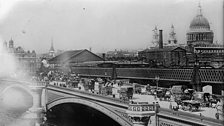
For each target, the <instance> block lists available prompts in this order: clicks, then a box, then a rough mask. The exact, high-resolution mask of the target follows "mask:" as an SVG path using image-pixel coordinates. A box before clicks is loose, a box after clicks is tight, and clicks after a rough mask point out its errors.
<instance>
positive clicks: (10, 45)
mask: <svg viewBox="0 0 224 126" xmlns="http://www.w3.org/2000/svg"><path fill="white" fill-rule="evenodd" d="M9 48H14V42H13V40H12V38H11V39H10V40H9Z"/></svg>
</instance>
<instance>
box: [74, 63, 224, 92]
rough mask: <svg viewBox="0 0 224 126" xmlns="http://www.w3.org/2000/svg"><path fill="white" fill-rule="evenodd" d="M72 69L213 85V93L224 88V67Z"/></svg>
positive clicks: (88, 73)
mask: <svg viewBox="0 0 224 126" xmlns="http://www.w3.org/2000/svg"><path fill="white" fill-rule="evenodd" d="M72 71H73V72H74V73H76V74H78V75H80V76H83V77H107V78H114V79H131V80H144V81H153V80H155V79H156V77H159V81H160V82H159V84H161V85H160V86H169V85H173V84H175V83H185V84H189V85H191V86H192V87H197V86H200V87H199V88H201V87H202V86H205V85H211V86H212V90H213V93H215V94H221V90H224V78H223V76H224V69H199V68H196V69H166V68H99V67H73V68H72Z"/></svg>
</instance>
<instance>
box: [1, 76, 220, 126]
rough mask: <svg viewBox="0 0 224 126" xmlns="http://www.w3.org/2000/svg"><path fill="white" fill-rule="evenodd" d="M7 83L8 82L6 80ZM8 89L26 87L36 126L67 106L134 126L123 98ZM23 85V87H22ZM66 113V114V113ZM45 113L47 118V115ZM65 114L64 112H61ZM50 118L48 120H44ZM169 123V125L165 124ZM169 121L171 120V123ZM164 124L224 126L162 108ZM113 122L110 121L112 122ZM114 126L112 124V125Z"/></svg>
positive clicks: (36, 87) (33, 87) (29, 115)
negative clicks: (76, 106)
mask: <svg viewBox="0 0 224 126" xmlns="http://www.w3.org/2000/svg"><path fill="white" fill-rule="evenodd" d="M3 81H7V80H3ZM11 82H12V83H11V84H10V85H8V86H5V87H2V88H1V92H5V91H6V90H8V89H10V88H13V87H20V88H26V89H27V91H28V92H30V93H31V95H32V96H33V106H32V107H31V108H30V109H29V110H28V111H27V112H26V113H25V114H24V116H23V118H25V119H31V120H36V122H35V123H34V124H33V125H36V124H38V123H41V121H44V119H45V121H46V119H48V118H50V117H51V116H55V115H53V114H54V110H55V109H54V108H56V107H58V106H61V109H62V108H63V105H64V104H78V105H81V106H88V107H89V108H91V109H94V110H96V111H98V112H100V113H102V115H104V116H107V117H109V119H111V120H113V121H114V122H116V124H117V125H121V126H132V125H133V124H132V121H131V119H129V118H128V116H127V113H126V110H127V109H128V103H127V102H124V101H122V100H119V99H114V98H111V97H107V96H102V95H98V94H93V93H89V92H85V91H80V90H75V89H69V88H64V87H58V86H54V85H46V84H45V83H42V82H40V83H39V82H38V83H37V82H36V83H30V82H24V81H11ZM19 85H20V86H19ZM62 112H65V111H62ZM43 113H45V115H44V114H43ZM60 114H62V113H60ZM44 116H45V117H47V118H44ZM164 120H165V122H164ZM167 120H168V121H167ZM160 121H162V122H163V123H167V124H169V121H170V123H171V124H175V123H176V124H181V125H198V126H214V125H216V126H222V125H223V121H221V120H216V119H211V118H206V117H201V116H198V115H193V114H190V113H184V112H174V111H171V110H167V109H164V108H160V109H159V113H158V114H157V122H158V123H157V125H159V124H161V123H160ZM108 123H109V122H108ZM108 125H110V123H109V124H108Z"/></svg>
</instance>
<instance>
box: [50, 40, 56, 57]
mask: <svg viewBox="0 0 224 126" xmlns="http://www.w3.org/2000/svg"><path fill="white" fill-rule="evenodd" d="M49 55H50V57H54V56H55V52H54V45H53V39H51V48H50V51H49Z"/></svg>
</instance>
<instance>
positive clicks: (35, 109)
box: [22, 85, 45, 126]
mask: <svg viewBox="0 0 224 126" xmlns="http://www.w3.org/2000/svg"><path fill="white" fill-rule="evenodd" d="M29 87H30V90H31V93H32V96H33V106H32V107H31V108H29V110H28V111H27V112H25V113H24V115H23V116H22V119H24V120H27V121H29V122H30V123H29V124H30V126H40V125H41V124H42V123H43V118H44V114H43V112H44V108H43V106H42V104H41V101H42V99H41V98H42V97H41V96H42V91H43V89H44V88H45V86H43V85H38V86H37V85H35V86H29Z"/></svg>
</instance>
